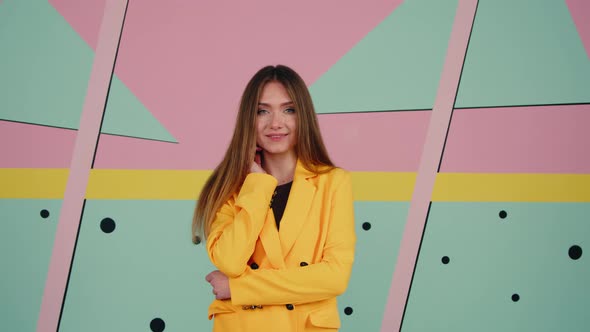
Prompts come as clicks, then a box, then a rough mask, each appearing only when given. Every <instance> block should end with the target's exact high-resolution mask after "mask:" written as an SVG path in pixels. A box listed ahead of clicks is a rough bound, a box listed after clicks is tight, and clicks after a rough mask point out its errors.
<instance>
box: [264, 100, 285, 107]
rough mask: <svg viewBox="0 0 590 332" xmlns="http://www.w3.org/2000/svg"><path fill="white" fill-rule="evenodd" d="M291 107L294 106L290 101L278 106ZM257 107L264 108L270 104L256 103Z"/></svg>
mask: <svg viewBox="0 0 590 332" xmlns="http://www.w3.org/2000/svg"><path fill="white" fill-rule="evenodd" d="M292 105H294V104H293V102H292V101H288V102H285V103H282V104H281V105H280V106H292ZM258 106H266V107H269V106H270V104H267V103H258Z"/></svg>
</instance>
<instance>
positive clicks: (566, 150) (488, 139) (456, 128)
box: [441, 105, 590, 173]
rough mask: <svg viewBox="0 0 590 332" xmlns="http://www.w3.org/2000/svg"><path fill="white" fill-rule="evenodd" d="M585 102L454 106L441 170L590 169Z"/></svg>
mask: <svg viewBox="0 0 590 332" xmlns="http://www.w3.org/2000/svg"><path fill="white" fill-rule="evenodd" d="M589 144H590V105H571V106H544V107H510V108H482V109H459V110H455V111H454V114H453V119H452V121H451V126H450V130H449V135H448V140H447V144H446V148H445V151H444V155H443V163H442V166H441V172H490V173H590V153H588V151H589V147H588V146H589Z"/></svg>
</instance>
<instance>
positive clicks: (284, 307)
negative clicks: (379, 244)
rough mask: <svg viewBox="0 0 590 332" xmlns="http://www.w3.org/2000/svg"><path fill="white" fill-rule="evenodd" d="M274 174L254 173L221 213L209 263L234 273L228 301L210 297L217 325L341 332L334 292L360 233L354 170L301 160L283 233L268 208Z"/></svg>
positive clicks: (225, 329) (344, 279)
mask: <svg viewBox="0 0 590 332" xmlns="http://www.w3.org/2000/svg"><path fill="white" fill-rule="evenodd" d="M276 186H277V180H276V179H275V178H274V177H272V176H271V175H268V174H260V173H251V174H249V175H248V176H247V177H246V179H245V181H244V183H243V185H242V187H241V189H240V191H239V193H236V194H235V195H234V196H233V197H232V198H231V199H230V200H229V201H228V202H227V203H226V204H224V205H223V206H222V208H221V209H220V210H219V211H218V213H217V214H216V217H215V220H214V221H213V223H212V225H211V232H210V234H209V236H208V239H207V252H208V254H209V258H210V259H211V262H213V264H214V265H215V266H216V267H217V268H218V269H219V270H220V271H221V272H223V273H224V274H225V275H226V276H228V278H229V285H230V291H231V299H230V300H224V301H219V300H213V302H212V303H211V305H210V307H209V319H213V331H221V332H239V331H257V332H260V331H273V332H274V331H281V332H288V331H336V330H337V329H338V328H339V327H340V317H339V313H338V307H337V302H336V297H337V296H338V295H340V294H342V293H343V292H344V291H345V290H346V288H347V286H348V281H349V279H350V272H351V269H352V264H353V261H354V250H355V244H356V234H355V229H354V209H353V197H352V186H351V177H350V173H349V172H347V171H345V170H343V169H340V168H334V169H332V170H330V171H329V172H327V173H324V174H315V173H312V172H310V171H308V170H306V169H305V168H304V167H303V166H302V164H301V163H300V161H298V162H297V166H296V169H295V176H294V178H293V185H292V187H291V192H290V194H289V199H288V201H287V206H286V208H285V211H284V214H283V217H282V219H281V225H280V231H278V230H277V227H276V223H275V219H274V215H273V213H272V211H271V209H270V207H269V205H270V200H271V198H272V196H273V193H274V190H275V188H276Z"/></svg>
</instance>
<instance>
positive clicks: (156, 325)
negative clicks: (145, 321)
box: [150, 318, 166, 332]
mask: <svg viewBox="0 0 590 332" xmlns="http://www.w3.org/2000/svg"><path fill="white" fill-rule="evenodd" d="M165 328H166V323H164V321H163V320H162V319H161V318H154V319H152V321H151V322H150V329H151V330H152V331H153V332H162V331H164V329H165Z"/></svg>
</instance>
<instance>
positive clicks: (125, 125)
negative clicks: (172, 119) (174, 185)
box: [101, 76, 177, 143]
mask: <svg viewBox="0 0 590 332" xmlns="http://www.w3.org/2000/svg"><path fill="white" fill-rule="evenodd" d="M147 115H149V116H147ZM101 131H102V132H103V133H105V134H114V135H123V136H131V137H141V138H147V139H154V140H160V141H166V142H174V143H176V142H177V141H176V139H174V137H172V135H170V133H169V132H168V131H167V130H166V129H165V128H164V127H163V126H162V125H161V124H160V122H158V120H156V118H155V117H153V116H152V115H151V113H149V111H148V110H147V109H146V108H145V107H144V106H143V104H142V103H141V102H140V101H139V100H138V99H137V97H135V95H134V94H133V93H131V91H130V90H129V89H127V87H126V86H125V85H124V84H123V82H121V81H120V80H119V79H118V78H117V77H116V76H113V81H112V83H111V89H110V91H109V99H108V103H107V107H106V110H105V115H104V120H103V123H102V130H101Z"/></svg>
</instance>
